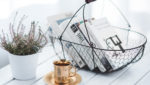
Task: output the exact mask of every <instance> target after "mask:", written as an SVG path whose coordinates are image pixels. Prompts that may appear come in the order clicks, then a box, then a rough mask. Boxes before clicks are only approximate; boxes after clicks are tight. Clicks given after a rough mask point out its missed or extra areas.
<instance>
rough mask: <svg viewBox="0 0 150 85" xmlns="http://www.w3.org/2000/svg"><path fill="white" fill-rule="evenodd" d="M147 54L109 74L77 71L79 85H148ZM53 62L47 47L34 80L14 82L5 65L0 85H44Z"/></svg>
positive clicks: (40, 56)
mask: <svg viewBox="0 0 150 85" xmlns="http://www.w3.org/2000/svg"><path fill="white" fill-rule="evenodd" d="M148 45H149V44H148ZM148 45H147V47H148ZM149 54H150V53H149V49H148V48H146V51H145V54H144V57H143V58H142V59H141V60H140V61H139V62H137V63H135V64H132V65H129V66H128V67H126V68H124V69H122V70H119V71H116V72H113V73H109V74H100V73H93V72H90V71H85V70H81V69H80V70H78V71H77V73H78V74H80V75H81V77H82V82H81V83H80V84H79V85H149V83H150V81H149V80H150V66H149V65H150V62H149V59H150V57H149ZM54 60H57V57H56V55H55V53H54V52H53V49H52V47H51V46H47V47H45V48H44V49H43V50H42V52H41V53H40V55H39V61H38V68H37V75H36V79H33V80H28V81H19V80H15V79H13V77H12V73H11V68H10V65H7V66H5V67H4V68H2V69H0V85H46V84H45V82H44V75H46V74H47V73H49V72H51V71H53V68H54V67H53V61H54Z"/></svg>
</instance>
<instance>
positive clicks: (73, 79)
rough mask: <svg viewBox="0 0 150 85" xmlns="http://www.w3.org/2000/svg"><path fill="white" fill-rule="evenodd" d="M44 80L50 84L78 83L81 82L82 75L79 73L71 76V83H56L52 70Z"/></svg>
mask: <svg viewBox="0 0 150 85" xmlns="http://www.w3.org/2000/svg"><path fill="white" fill-rule="evenodd" d="M44 81H45V82H46V84H48V85H78V84H79V83H80V82H81V76H80V75H79V74H76V75H75V76H73V77H70V79H69V83H67V84H57V83H55V78H54V72H50V73H48V74H47V75H46V76H45V78H44Z"/></svg>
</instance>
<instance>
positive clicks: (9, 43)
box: [1, 17, 47, 80]
mask: <svg viewBox="0 0 150 85" xmlns="http://www.w3.org/2000/svg"><path fill="white" fill-rule="evenodd" d="M23 19H24V18H23V17H22V18H21V20H20V21H19V24H18V25H17V26H15V25H14V24H11V23H10V26H9V31H10V33H8V34H6V33H4V32H2V35H1V46H2V47H3V48H4V49H5V50H6V51H8V52H9V62H10V66H11V69H12V74H13V77H14V78H16V79H19V80H29V79H33V78H35V77H36V67H37V60H38V52H39V50H40V49H41V48H42V47H43V46H45V45H46V44H47V39H46V37H45V35H44V33H43V32H42V31H41V29H40V26H37V23H36V22H34V21H33V22H31V26H30V28H28V29H29V31H28V32H27V33H25V27H26V26H25V25H24V24H23V23H22V21H23ZM14 27H17V29H16V30H15V28H14ZM37 28H38V31H37ZM36 31H37V32H36Z"/></svg>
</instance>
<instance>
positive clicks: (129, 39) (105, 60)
mask: <svg viewBox="0 0 150 85" xmlns="http://www.w3.org/2000/svg"><path fill="white" fill-rule="evenodd" d="M86 4H87V3H86ZM86 4H84V5H83V6H81V7H80V8H79V10H80V9H81V8H82V7H83V9H85V5H86ZM79 10H78V11H79ZM78 11H77V12H76V13H75V14H74V15H73V17H72V18H71V19H70V21H69V22H68V24H67V26H66V28H65V29H64V30H63V32H62V34H61V35H60V37H59V38H55V39H57V40H59V41H60V44H61V49H62V51H63V56H64V58H65V51H64V45H66V43H67V44H69V45H71V46H73V47H77V48H76V49H77V50H76V54H78V55H80V56H82V55H83V54H81V53H80V50H79V48H85V49H89V50H88V53H90V54H91V56H92V57H91V60H92V62H93V63H92V65H93V66H94V69H92V71H94V70H96V69H97V68H99V72H102V73H108V72H113V71H116V70H119V69H122V68H124V67H126V66H127V65H129V64H131V63H134V62H137V61H138V60H140V59H141V58H142V56H143V54H144V49H145V45H146V42H147V38H146V36H144V35H143V34H141V33H139V32H136V31H132V30H130V29H125V28H119V27H113V26H112V27H111V28H105V29H100V30H99V31H98V33H99V36H103V37H101V38H99V39H100V41H101V44H103V48H97V46H95V43H94V42H90V41H89V44H88V45H84V44H79V43H76V42H73V41H70V40H65V39H63V34H64V33H65V31H66V30H67V28H68V26H69V25H70V23H71V21H72V20H73V18H74V17H75V16H76V14H77V13H78ZM123 17H124V16H123ZM124 18H125V17H124ZM125 20H126V18H125ZM83 21H85V18H84V10H83ZM127 23H128V21H127ZM84 26H85V28H86V29H87V27H86V23H85V22H84ZM128 26H129V28H131V26H130V24H129V23H128ZM87 31H88V29H87ZM108 34H111V35H114V36H107V35H108ZM87 36H88V33H87ZM87 36H86V37H84V38H86V39H87V40H88V39H89V37H87ZM114 37H115V38H116V39H118V40H119V41H118V42H117V43H115V42H114V41H113V38H114ZM118 43H120V44H118ZM112 44H113V46H112ZM98 53H101V57H99V55H98ZM81 59H82V60H83V61H84V58H83V57H82V58H81ZM84 63H86V62H85V61H84ZM86 64H88V63H86ZM100 64H101V65H100ZM77 66H78V65H77ZM98 66H99V67H98ZM87 67H88V66H84V67H83V68H86V69H89V70H91V69H90V68H87Z"/></svg>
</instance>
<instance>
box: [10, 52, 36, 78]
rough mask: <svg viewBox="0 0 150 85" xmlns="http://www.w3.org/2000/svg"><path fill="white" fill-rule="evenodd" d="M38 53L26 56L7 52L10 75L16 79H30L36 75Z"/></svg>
mask: <svg viewBox="0 0 150 85" xmlns="http://www.w3.org/2000/svg"><path fill="white" fill-rule="evenodd" d="M37 61H38V53H37V54H32V55H26V56H19V55H13V54H10V53H9V62H10V66H11V70H12V75H13V77H14V78H15V79H18V80H30V79H34V78H35V77H36V68H37Z"/></svg>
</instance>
